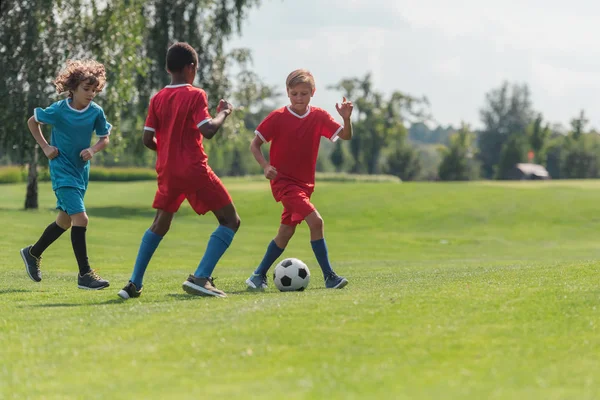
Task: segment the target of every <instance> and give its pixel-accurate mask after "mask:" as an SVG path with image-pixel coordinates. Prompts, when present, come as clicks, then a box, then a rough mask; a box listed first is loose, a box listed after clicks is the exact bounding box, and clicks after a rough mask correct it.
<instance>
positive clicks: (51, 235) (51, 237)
mask: <svg viewBox="0 0 600 400" xmlns="http://www.w3.org/2000/svg"><path fill="white" fill-rule="evenodd" d="M63 233H65V229H63V228H61V227H60V226H58V224H57V223H56V222H53V223H51V224H50V225H48V226H47V227H46V230H45V231H44V233H42V236H41V237H40V238H39V240H38V241H37V242H36V244H34V245H33V247H31V250H29V251H30V252H31V255H33V256H35V257H38V258H39V257H40V256H41V255H42V253H43V252H44V250H46V249H47V248H48V246H50V245H51V244H52V243H54V241H55V240H56V239H58V238H59V237H60V235H62V234H63Z"/></svg>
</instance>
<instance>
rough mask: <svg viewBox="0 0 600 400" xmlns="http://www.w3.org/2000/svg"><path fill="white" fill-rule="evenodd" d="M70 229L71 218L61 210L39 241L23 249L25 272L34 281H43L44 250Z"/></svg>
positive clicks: (22, 256)
mask: <svg viewBox="0 0 600 400" xmlns="http://www.w3.org/2000/svg"><path fill="white" fill-rule="evenodd" d="M70 227H71V218H69V216H68V215H67V213H65V212H64V211H62V210H60V211H59V212H58V215H57V216H56V221H55V222H53V223H51V224H50V225H48V226H47V227H46V229H45V230H44V233H42V236H41V237H40V238H39V239H38V241H37V242H36V243H35V244H34V245H32V246H27V247H25V248H23V249H21V258H23V262H24V263H25V270H26V271H27V274H28V275H29V277H30V278H31V279H32V280H33V281H35V282H39V281H41V280H42V272H41V271H40V265H41V260H42V253H43V252H44V250H46V249H47V248H48V246H50V245H51V244H52V243H54V241H55V240H56V239H58V238H59V237H60V236H61V235H62V234H63V233H65V231H66V230H67V229H69V228H70Z"/></svg>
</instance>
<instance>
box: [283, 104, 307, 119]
mask: <svg viewBox="0 0 600 400" xmlns="http://www.w3.org/2000/svg"><path fill="white" fill-rule="evenodd" d="M286 108H287V110H288V111H289V112H290V114H292V115H293V116H295V117H297V118H304V117H306V116H308V114H310V105H309V106H308V109H307V110H306V112H305V113H304V115H298V114H296V113H295V112H294V111H293V110H292V108H291V107H290V106H286Z"/></svg>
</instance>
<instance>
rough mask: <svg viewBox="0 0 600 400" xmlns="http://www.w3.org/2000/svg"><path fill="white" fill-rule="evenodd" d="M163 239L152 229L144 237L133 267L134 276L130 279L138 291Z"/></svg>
mask: <svg viewBox="0 0 600 400" xmlns="http://www.w3.org/2000/svg"><path fill="white" fill-rule="evenodd" d="M162 238H163V237H162V236H160V235H157V234H156V233H154V232H152V231H151V230H150V229H148V230H147V231H146V232H145V233H144V236H143V237H142V244H140V249H139V251H138V255H137V258H136V259H135V266H134V267H133V274H132V275H131V279H130V281H131V282H133V283H134V285H135V287H136V288H138V290H139V289H141V288H142V281H143V280H144V273H145V272H146V268H147V267H148V263H149V262H150V259H151V258H152V255H153V254H154V251H155V250H156V248H157V247H158V245H159V244H160V241H161V240H162Z"/></svg>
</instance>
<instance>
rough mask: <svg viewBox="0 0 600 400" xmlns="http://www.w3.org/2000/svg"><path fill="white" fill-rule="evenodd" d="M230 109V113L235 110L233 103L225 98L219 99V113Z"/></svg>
mask: <svg viewBox="0 0 600 400" xmlns="http://www.w3.org/2000/svg"><path fill="white" fill-rule="evenodd" d="M226 110H229V112H228V113H227V114H228V115H229V114H231V113H232V112H233V105H232V104H231V103H230V102H228V101H227V100H223V99H221V100H220V101H219V105H218V106H217V114H218V113H220V112H221V111H226Z"/></svg>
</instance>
